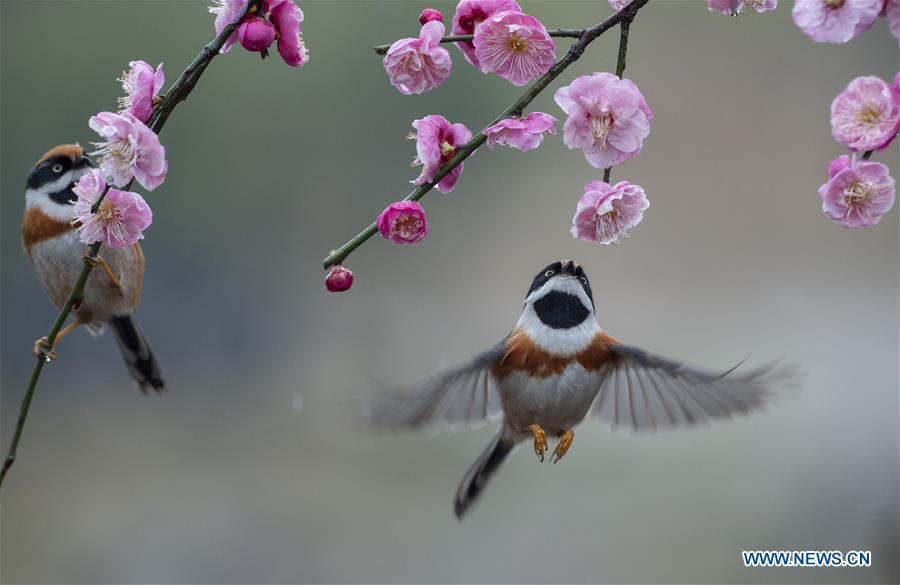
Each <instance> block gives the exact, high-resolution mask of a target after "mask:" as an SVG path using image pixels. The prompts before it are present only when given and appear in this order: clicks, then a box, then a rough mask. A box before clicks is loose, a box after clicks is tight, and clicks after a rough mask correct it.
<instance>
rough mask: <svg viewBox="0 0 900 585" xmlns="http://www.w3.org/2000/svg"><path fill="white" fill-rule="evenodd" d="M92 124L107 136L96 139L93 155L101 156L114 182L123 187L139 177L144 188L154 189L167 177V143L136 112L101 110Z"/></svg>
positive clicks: (108, 177)
mask: <svg viewBox="0 0 900 585" xmlns="http://www.w3.org/2000/svg"><path fill="white" fill-rule="evenodd" d="M88 125H89V126H90V127H91V130H93V131H94V132H96V133H97V134H99V135H100V136H101V137H102V138H103V141H102V142H94V143H93V144H94V146H96V147H97V150H96V151H94V152H92V153H91V155H99V156H100V157H101V158H100V170H101V171H103V175H104V176H105V177H106V179H107V180H108V181H110V182H111V183H112V184H113V185H116V186H118V187H122V186H124V185H125V184H127V183H128V182H129V181H131V179H132V178H135V179H137V182H138V183H140V184H141V186H142V187H144V189H146V190H148V191H153V190H154V189H156V188H157V187H158V186H159V185H161V184H162V182H163V181H164V180H165V179H166V171H167V170H168V168H169V164H168V163H167V162H166V149H165V147H163V145H162V144H160V143H159V137H158V136H157V135H156V134H155V133H154V132H153V131H152V130H150V129H149V128H147V126H145V125H144V123H143V122H141V121H140V120H138V119H137V118H135V117H134V116H133V115H131V114H130V113H128V112H125V113H124V114H113V113H112V112H100V113H99V114H97V115H96V116H91V118H90V120H89V121H88Z"/></svg>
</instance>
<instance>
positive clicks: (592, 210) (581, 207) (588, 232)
mask: <svg viewBox="0 0 900 585" xmlns="http://www.w3.org/2000/svg"><path fill="white" fill-rule="evenodd" d="M648 207H650V202H649V201H648V200H647V196H646V194H645V193H644V189H643V188H641V187H639V186H638V185H634V184H632V183H629V182H628V181H619V182H618V183H616V184H615V185H612V186H611V185H609V184H608V183H605V182H603V181H591V182H590V183H588V184H587V185H585V186H584V194H583V195H582V196H581V199H579V200H578V206H577V208H576V210H575V217H573V218H572V237H574V238H578V239H579V240H583V241H585V242H590V243H593V244H602V245H604V246H605V245H609V244H618V243H619V239H620V238H623V237H625V238H627V237H628V232H627V230H628V229H630V228H632V227H634V226H636V225H637V224H639V223H641V220H642V219H643V218H644V210H645V209H647V208H648Z"/></svg>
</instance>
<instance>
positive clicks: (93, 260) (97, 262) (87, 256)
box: [82, 248, 125, 297]
mask: <svg viewBox="0 0 900 585" xmlns="http://www.w3.org/2000/svg"><path fill="white" fill-rule="evenodd" d="M82 258H84V261H85V262H86V263H88V264H90V265H91V266H93V267H94V268H96V267H97V266H99V267H100V268H101V269H102V270H103V272H105V273H106V276H107V278H109V282H110V284H112V287H113V290H114V291H116V294H117V295H119V296H120V297H124V296H125V290H124V289H123V288H122V283H120V282H119V279H118V278H116V275H115V274H113V271H112V268H110V267H109V264H107V263H106V260H104V259H103V256H100V255H99V254H98V255H96V256H93V255H92V254H91V249H90V248H88V249H86V250H85V251H84V255H83V256H82Z"/></svg>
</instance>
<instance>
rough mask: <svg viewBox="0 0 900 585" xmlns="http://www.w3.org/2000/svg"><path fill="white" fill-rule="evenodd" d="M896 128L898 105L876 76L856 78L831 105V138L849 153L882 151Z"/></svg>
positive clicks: (884, 83) (890, 91) (887, 86)
mask: <svg viewBox="0 0 900 585" xmlns="http://www.w3.org/2000/svg"><path fill="white" fill-rule="evenodd" d="M898 127H900V103H898V100H897V96H895V95H894V92H893V91H892V89H891V86H890V85H888V84H887V83H886V82H885V81H883V80H882V79H879V78H878V77H875V76H871V75H870V76H867V77H857V78H856V79H854V80H853V81H851V82H850V84H849V85H848V86H847V87H846V88H844V90H843V91H842V92H841V93H839V94H838V95H837V97H836V98H834V101H833V102H831V135H832V136H834V139H835V140H837V141H838V142H839V143H841V144H843V145H844V146H846V147H847V148H849V149H850V150H858V151H865V150H875V149H881V148H885V147H887V146H888V145H889V144H890V143H891V141H892V140H893V139H894V137H895V136H896V135H897V129H898Z"/></svg>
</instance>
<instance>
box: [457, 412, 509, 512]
mask: <svg viewBox="0 0 900 585" xmlns="http://www.w3.org/2000/svg"><path fill="white" fill-rule="evenodd" d="M504 429H505V425H502V426H501V427H500V430H499V431H497V434H496V435H494V438H493V439H491V442H490V443H489V444H488V446H487V448H486V449H485V450H484V451H483V452H482V453H481V455H479V456H478V459H476V460H475V463H473V464H472V467H470V468H469V471H467V472H466V476H465V477H464V478H463V480H462V483H460V484H459V489H457V490H456V499H455V500H454V502H453V511H454V512H455V513H456V517H457V518H458V519H460V520H462V517H463V516H464V515H465V513H466V512H467V511H468V510H469V507H470V506H471V505H472V504H473V503H475V500H477V499H478V496H480V495H481V492H482V490H484V488H485V486H487V484H488V481H490V479H491V476H493V475H494V472H496V471H497V469H499V467H500V464H501V463H503V461H504V460H505V459H506V457H507V455H509V454H510V452H511V451H512V450H513V448H514V447H515V443H513V442H512V441H510V440H508V439H504Z"/></svg>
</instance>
